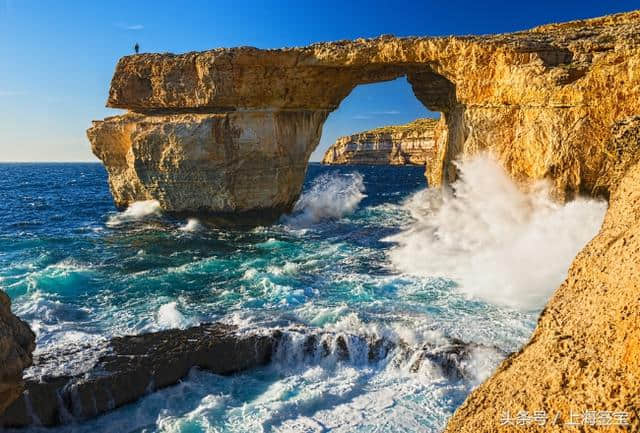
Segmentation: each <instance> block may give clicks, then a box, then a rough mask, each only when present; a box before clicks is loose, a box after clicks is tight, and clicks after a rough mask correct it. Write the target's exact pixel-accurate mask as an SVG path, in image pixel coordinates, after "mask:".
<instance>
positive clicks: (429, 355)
mask: <svg viewBox="0 0 640 433" xmlns="http://www.w3.org/2000/svg"><path fill="white" fill-rule="evenodd" d="M354 347H356V348H357V350H355V349H354ZM362 348H366V358H367V359H366V361H367V362H380V361H384V360H386V359H387V357H388V356H390V354H391V353H392V352H394V354H395V355H396V358H395V359H394V360H395V362H398V363H408V365H407V367H408V369H409V370H410V371H412V372H414V373H418V371H419V370H420V368H421V367H422V364H424V363H429V364H430V365H432V366H434V367H435V368H438V369H439V370H440V371H441V373H442V375H443V376H444V377H447V378H449V379H450V380H462V379H469V378H470V376H471V374H472V373H471V372H470V371H469V370H468V367H467V364H468V362H469V360H470V359H471V357H472V356H473V354H474V351H476V350H493V351H498V352H499V349H497V348H487V347H485V346H481V345H477V344H473V343H465V342H463V341H460V340H457V339H449V341H448V342H447V343H446V344H440V345H434V344H430V343H425V344H424V345H422V346H421V347H417V348H415V347H410V346H408V345H407V344H406V343H404V342H402V341H393V340H389V339H387V338H383V337H378V336H375V335H354V334H348V333H338V334H334V333H329V332H323V331H318V330H314V329H310V328H304V327H297V328H296V327H294V328H289V329H283V330H281V329H261V330H254V331H240V330H238V329H237V328H236V327H234V326H229V325H224V324H220V323H215V324H204V325H199V326H195V327H191V328H187V329H184V330H181V329H171V330H166V331H159V332H153V333H148V334H141V335H134V336H124V337H115V338H113V339H112V340H110V341H109V342H106V343H105V344H104V345H103V346H100V347H96V346H91V345H87V346H81V347H73V348H65V349H62V351H58V352H49V353H47V352H44V353H42V354H40V355H39V356H36V357H35V365H34V367H33V368H32V370H36V372H37V373H38V374H37V375H36V376H35V377H30V378H28V379H27V380H26V384H25V391H24V392H23V393H22V394H21V395H20V397H19V398H18V399H17V400H16V401H14V402H13V403H12V404H11V405H10V406H9V407H8V408H7V409H6V411H5V412H4V413H3V414H0V426H3V427H14V428H15V427H27V426H31V425H38V426H55V425H60V424H68V423H72V422H76V421H79V420H83V419H87V418H92V417H95V416H98V415H100V414H103V413H106V412H108V411H111V410H114V409H116V408H118V407H121V406H123V405H126V404H128V403H132V402H134V401H136V400H138V399H139V398H141V397H143V396H145V395H147V394H149V393H152V392H154V391H156V390H159V389H162V388H165V387H168V386H171V385H174V384H176V383H178V382H179V381H180V380H181V379H183V378H184V377H186V376H187V375H188V373H189V371H190V370H191V369H192V368H200V369H203V370H207V371H209V372H212V373H214V374H221V375H229V374H233V373H239V372H243V371H246V370H250V369H252V368H255V367H259V366H263V365H267V364H268V363H270V362H272V361H274V362H278V361H280V362H283V361H284V360H289V359H296V360H298V362H309V363H314V362H319V361H320V360H322V359H327V358H333V360H334V361H336V362H349V361H350V359H351V358H352V357H354V356H357V354H356V353H352V351H354V350H355V351H357V352H359V351H360V350H361V349H362ZM93 352H98V353H102V354H101V355H100V356H99V358H98V359H97V360H96V361H95V362H93V363H92V364H91V365H89V366H88V367H87V368H85V369H79V370H78V371H76V372H73V373H67V374H57V375H56V374H53V375H51V374H47V373H46V372H47V371H49V370H51V369H52V368H53V369H55V368H56V367H57V364H58V363H59V362H61V360H64V359H66V358H69V357H76V358H78V357H80V358H81V357H83V356H84V355H86V354H87V353H93ZM43 372H44V373H43ZM28 373H31V372H30V371H28ZM30 375H31V374H30Z"/></svg>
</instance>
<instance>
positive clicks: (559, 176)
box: [88, 11, 640, 214]
mask: <svg viewBox="0 0 640 433" xmlns="http://www.w3.org/2000/svg"><path fill="white" fill-rule="evenodd" d="M639 65H640V12H638V11H636V12H629V13H624V14H617V15H611V16H606V17H602V18H596V19H591V20H583V21H574V22H570V23H564V24H553V25H547V26H542V27H538V28H535V29H532V30H529V31H524V32H518V33H513V34H504V35H496V36H477V37H476V36H474V37H448V38H394V37H388V36H384V37H379V38H376V39H370V40H364V39H358V40H355V41H340V42H333V43H321V44H315V45H311V46H308V47H302V48H288V49H279V50H259V49H255V48H248V47H242V48H232V49H217V50H212V51H206V52H199V53H197V52H196V53H187V54H182V55H173V54H145V55H135V56H128V57H124V58H122V59H121V60H120V61H119V63H118V66H117V68H116V72H115V74H114V77H113V81H112V83H111V89H110V93H109V101H108V106H110V107H116V108H126V109H129V110H131V111H132V112H134V113H135V114H133V113H130V114H126V115H124V116H116V117H112V118H108V119H105V120H104V121H100V122H95V123H94V125H93V127H92V128H91V129H90V130H89V132H88V135H89V138H90V140H91V143H92V147H93V151H94V153H95V154H96V155H97V156H98V157H99V158H100V159H102V160H103V162H104V163H105V166H106V168H107V170H108V172H109V176H110V185H111V190H112V193H113V195H114V197H115V201H116V203H117V204H118V205H121V206H124V205H126V204H127V203H130V202H131V201H134V200H145V199H149V198H155V199H157V200H159V201H160V203H161V205H162V207H163V208H164V209H165V210H168V211H178V212H183V211H187V212H211V213H216V212H223V213H226V212H239V213H242V212H252V211H267V210H271V211H273V213H274V214H277V213H279V212H281V211H282V210H286V209H288V208H289V207H290V205H291V203H293V202H294V201H295V200H296V198H297V196H298V194H299V191H300V188H301V183H302V179H303V175H304V167H305V165H306V163H307V159H308V157H309V155H310V153H311V151H312V150H313V149H314V148H315V146H316V145H317V143H318V138H319V135H320V131H321V127H322V124H323V122H324V120H325V118H326V116H327V114H328V113H329V112H330V111H332V110H334V109H335V108H336V107H337V106H338V105H339V104H340V102H341V101H342V99H344V98H345V97H346V96H347V95H348V94H349V93H350V92H351V90H353V88H354V87H355V86H357V85H359V84H366V83H374V82H378V81H385V80H390V79H394V78H397V77H400V76H403V75H405V76H406V77H407V79H408V81H409V83H410V84H411V86H412V88H413V91H414V93H415V95H416V97H417V98H418V99H419V100H420V101H421V102H422V103H423V104H424V105H425V106H426V107H428V108H429V109H431V110H435V111H440V112H441V113H442V118H441V121H440V123H439V124H438V125H437V127H436V128H435V133H434V140H435V143H436V149H435V152H434V153H435V160H434V162H433V163H432V164H430V165H428V166H427V177H428V180H429V184H430V185H433V186H436V185H439V184H441V183H442V182H448V181H451V180H453V179H454V178H455V176H456V171H455V167H454V166H453V165H452V164H451V161H453V160H454V159H456V158H458V157H462V156H466V155H470V154H474V153H477V152H480V151H486V150H489V151H491V152H492V153H494V154H495V156H496V157H497V158H498V159H499V160H500V161H501V162H502V164H503V165H504V167H505V168H506V169H507V171H508V172H509V173H510V174H511V175H512V176H513V177H514V178H515V179H518V180H522V181H526V180H531V179H542V178H548V179H551V180H552V181H553V183H554V185H555V192H556V194H557V196H558V198H559V199H563V198H564V197H567V196H569V197H570V196H572V195H573V194H575V193H577V192H587V193H595V192H597V191H598V192H602V193H605V194H606V193H607V192H608V191H609V189H610V185H609V183H608V182H609V173H607V172H606V167H608V166H609V164H608V161H609V160H610V159H611V158H612V155H613V154H614V149H612V148H609V147H607V146H608V145H609V144H610V143H611V140H610V139H611V137H612V126H613V125H614V124H615V123H616V122H619V121H621V120H622V119H624V118H626V117H629V116H631V115H634V114H636V113H637V112H638V108H639V107H638V88H639V86H640V67H638V66H639ZM236 184H237V185H238V186H236Z"/></svg>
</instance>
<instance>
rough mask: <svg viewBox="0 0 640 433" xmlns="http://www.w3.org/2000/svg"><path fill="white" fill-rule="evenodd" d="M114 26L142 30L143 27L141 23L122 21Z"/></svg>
mask: <svg viewBox="0 0 640 433" xmlns="http://www.w3.org/2000/svg"><path fill="white" fill-rule="evenodd" d="M114 25H115V26H116V27H118V28H120V29H123V30H134V31H135V30H142V29H144V26H143V25H142V24H129V23H124V22H122V21H120V22H117V23H115V24H114Z"/></svg>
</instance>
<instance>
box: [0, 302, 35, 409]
mask: <svg viewBox="0 0 640 433" xmlns="http://www.w3.org/2000/svg"><path fill="white" fill-rule="evenodd" d="M10 307H11V301H10V300H9V297H8V296H7V295H6V294H5V293H4V292H3V291H2V290H0V414H1V413H2V412H3V411H4V410H5V408H7V407H8V406H9V405H10V404H11V403H12V402H13V401H14V400H15V399H17V398H18V397H19V396H20V394H21V393H22V390H23V387H24V383H23V381H22V370H24V369H25V368H27V367H29V366H30V365H31V363H32V358H31V353H32V352H33V349H35V335H34V334H33V332H32V331H31V329H29V326H27V324H26V323H24V322H23V321H22V320H20V319H18V318H17V317H16V316H14V315H13V314H12V313H11V308H10Z"/></svg>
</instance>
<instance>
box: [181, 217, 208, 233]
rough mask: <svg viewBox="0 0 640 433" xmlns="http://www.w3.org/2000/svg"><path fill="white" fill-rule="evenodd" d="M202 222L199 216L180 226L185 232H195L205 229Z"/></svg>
mask: <svg viewBox="0 0 640 433" xmlns="http://www.w3.org/2000/svg"><path fill="white" fill-rule="evenodd" d="M203 228H204V227H203V226H202V223H201V222H200V220H198V219H197V218H189V219H188V220H187V223H186V224H185V225H183V226H180V230H181V231H183V232H189V233H195V232H199V231H201V230H202V229H203Z"/></svg>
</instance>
